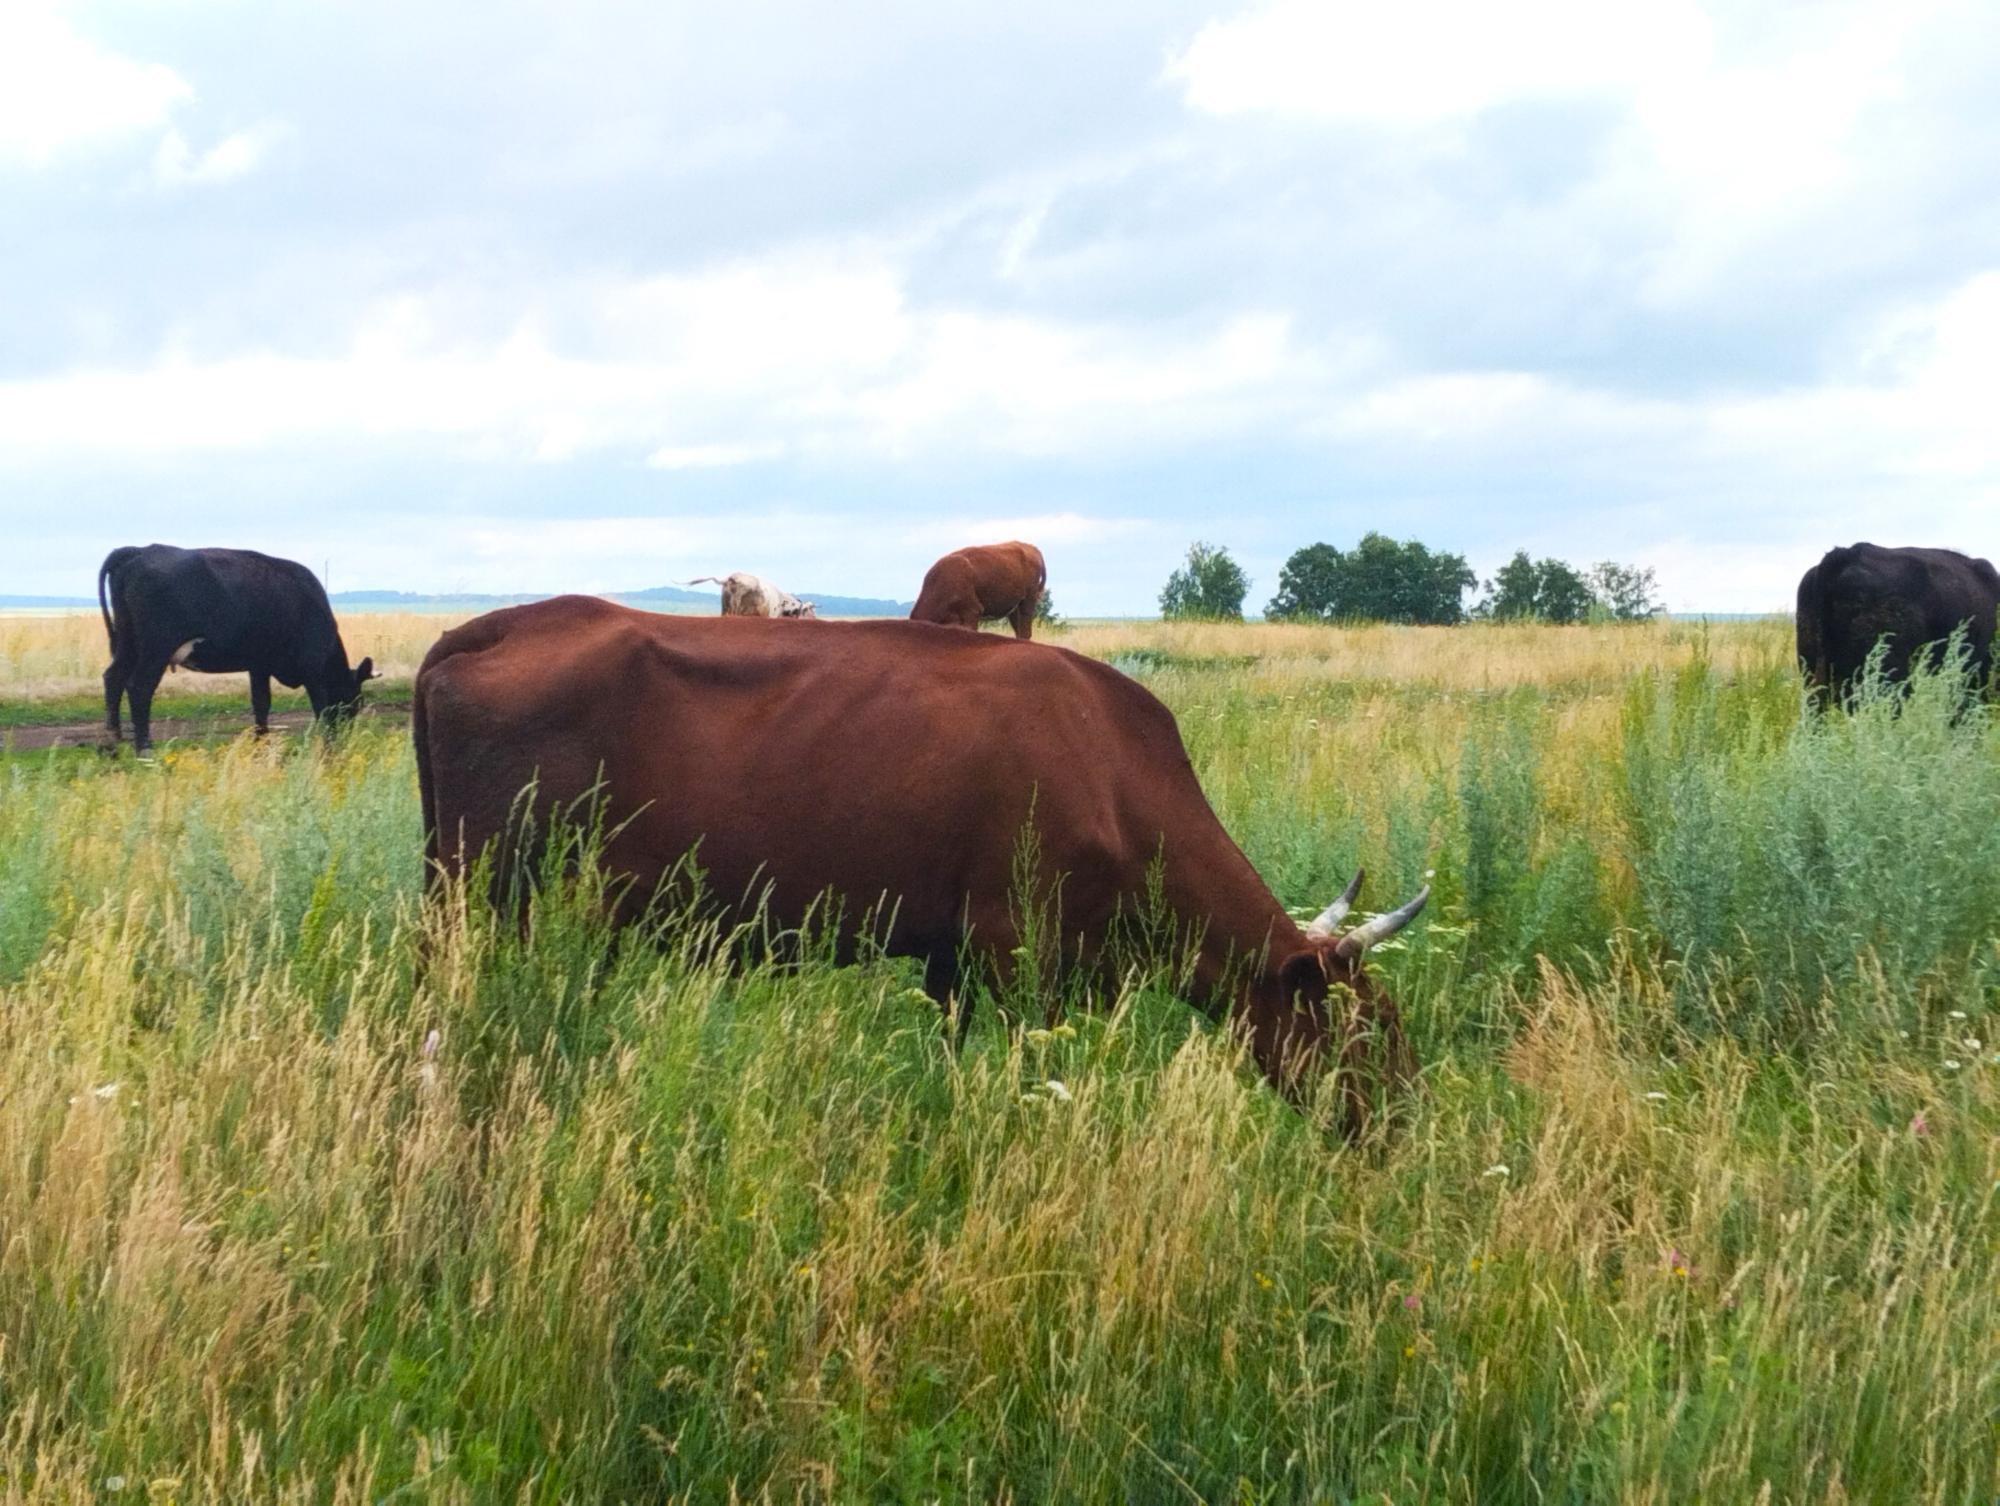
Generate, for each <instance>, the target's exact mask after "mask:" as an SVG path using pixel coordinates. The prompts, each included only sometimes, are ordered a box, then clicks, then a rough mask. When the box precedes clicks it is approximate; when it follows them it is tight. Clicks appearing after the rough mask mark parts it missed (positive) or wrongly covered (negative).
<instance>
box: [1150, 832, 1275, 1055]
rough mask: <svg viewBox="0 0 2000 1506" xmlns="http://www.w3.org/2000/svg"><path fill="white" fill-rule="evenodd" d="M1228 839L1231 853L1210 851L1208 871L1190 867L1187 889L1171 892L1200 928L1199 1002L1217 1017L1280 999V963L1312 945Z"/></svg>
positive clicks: (1197, 962) (1185, 915)
mask: <svg viewBox="0 0 2000 1506" xmlns="http://www.w3.org/2000/svg"><path fill="white" fill-rule="evenodd" d="M1223 841H1224V842H1225V843H1226V845H1227V849H1228V850H1227V852H1226V853H1224V852H1215V853H1213V854H1211V855H1210V856H1211V860H1212V861H1211V863H1210V865H1209V866H1207V867H1206V868H1205V869H1204V870H1202V871H1201V872H1199V873H1196V872H1193V871H1192V870H1190V871H1189V875H1188V877H1189V880H1190V882H1189V883H1188V885H1187V890H1186V892H1183V893H1170V895H1169V898H1170V899H1171V900H1172V901H1173V904H1174V909H1175V911H1176V913H1178V914H1179V915H1180V916H1181V917H1182V919H1183V920H1184V921H1185V922H1186V923H1188V924H1190V925H1194V926H1199V927H1201V950H1200V953H1199V955H1198V956H1197V958H1196V960H1195V969H1194V983H1195V987H1194V1003H1195V1004H1196V1005H1197V1006H1199V1007H1200V1008H1201V1009H1202V1010H1203V1011H1204V1012H1205V1013H1207V1014H1209V1015H1210V1016H1215V1017H1219V1016H1221V1015H1223V1014H1226V1013H1229V1012H1231V1011H1232V1010H1234V1009H1237V1008H1241V1007H1244V1006H1245V1005H1249V1004H1253V1003H1256V1002H1258V1001H1260V1000H1264V999H1266V998H1267V997H1268V998H1276V997H1277V994H1278V992H1279V984H1278V977H1277V974H1278V969H1279V967H1281V966H1282V965H1283V964H1284V962H1285V960H1286V959H1287V958H1289V957H1292V956H1295V955H1297V954H1298V953H1299V952H1300V951H1302V950H1304V949H1305V947H1306V946H1307V944H1308V943H1307V941H1306V938H1305V933H1304V932H1302V931H1301V930H1300V929H1299V926H1298V922H1296V921H1294V920H1293V919H1292V918H1291V916H1289V915H1287V914H1286V913H1285V907H1284V906H1283V905H1281V904H1279V903H1278V900H1277V896H1276V895H1274V894H1272V893H1271V891H1270V889H1269V888H1268V887H1267V886H1266V885H1265V883H1264V880H1263V879H1262V878H1261V877H1260V876H1259V875H1258V873H1257V870H1256V869H1255V868H1253V867H1251V866H1250V860H1249V859H1248V858H1246V857H1244V856H1243V854H1242V852H1241V851H1240V850H1239V849H1238V848H1237V846H1236V844H1235V843H1234V842H1230V841H1229V840H1228V838H1227V837H1226V836H1224V838H1223ZM1173 887H1178V886H1173Z"/></svg>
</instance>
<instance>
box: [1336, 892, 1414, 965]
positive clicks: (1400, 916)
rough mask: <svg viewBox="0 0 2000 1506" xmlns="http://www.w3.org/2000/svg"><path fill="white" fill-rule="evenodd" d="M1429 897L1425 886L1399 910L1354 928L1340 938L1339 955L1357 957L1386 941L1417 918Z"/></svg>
mask: <svg viewBox="0 0 2000 1506" xmlns="http://www.w3.org/2000/svg"><path fill="white" fill-rule="evenodd" d="M1430 897H1431V886H1430V885H1429V884H1426V885H1424V887H1423V888H1421V889H1419V890H1418V891H1417V896H1416V898H1415V899H1413V900H1411V901H1410V902H1409V903H1408V904H1407V905H1404V906H1403V907H1402V908H1401V909H1400V910H1391V911H1390V912H1389V913H1388V914H1387V915H1378V916H1376V917H1375V918H1374V919H1373V920H1371V921H1368V922H1366V923H1364V924H1362V925H1358V926H1356V927H1355V928H1354V929H1353V930H1351V931H1349V932H1348V933H1347V934H1346V935H1345V936H1343V937H1341V938H1340V946H1339V948H1338V950H1339V952H1340V955H1341V956H1343V957H1359V956H1360V955H1361V954H1362V953H1363V952H1365V951H1367V950H1368V948H1370V947H1371V946H1374V945H1375V944H1376V943H1377V942H1380V941H1387V940H1388V939H1389V938H1390V937H1391V936H1394V935H1395V934H1396V933H1397V932H1398V931H1400V930H1402V929H1403V927H1404V926H1406V925H1408V924H1409V923H1410V922H1411V921H1413V920H1415V919H1416V918H1417V912H1418V911H1420V910H1422V909H1423V907H1424V905H1425V904H1426V903H1427V902H1428V901H1429V899H1430Z"/></svg>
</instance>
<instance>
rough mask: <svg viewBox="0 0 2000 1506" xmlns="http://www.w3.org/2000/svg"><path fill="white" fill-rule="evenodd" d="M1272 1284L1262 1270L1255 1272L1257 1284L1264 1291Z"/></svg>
mask: <svg viewBox="0 0 2000 1506" xmlns="http://www.w3.org/2000/svg"><path fill="white" fill-rule="evenodd" d="M1273 1284H1274V1283H1273V1282H1272V1280H1271V1278H1270V1277H1269V1276H1266V1275H1265V1274H1264V1273H1263V1272H1262V1271H1259V1272H1258V1273H1257V1285H1258V1286H1259V1287H1260V1288H1262V1289H1263V1290H1264V1291H1267V1292H1268V1291H1269V1290H1270V1289H1271V1287H1272V1285H1273Z"/></svg>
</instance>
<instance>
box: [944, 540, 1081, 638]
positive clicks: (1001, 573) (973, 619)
mask: <svg viewBox="0 0 2000 1506" xmlns="http://www.w3.org/2000/svg"><path fill="white" fill-rule="evenodd" d="M1047 584H1048V570H1047V567H1046V566H1044V565H1043V563H1042V551H1041V550H1039V549H1037V548H1036V547H1035V546H1034V545H1033V544H1023V543H1021V542H1020V541H1019V540H1018V539H1017V540H1015V541H1014V542H1012V543H1008V544H980V545H976V546H974V547H973V548H970V549H957V550H954V551H952V552H951V553H950V554H947V555H946V556H945V557H944V558H943V559H941V560H939V561H938V562H937V563H936V564H935V565H932V566H931V567H930V569H929V570H927V571H925V572H924V587H923V589H922V590H921V591H919V592H918V593H917V604H916V606H914V607H912V608H911V609H910V620H911V621H913V622H938V623H943V624H944V625H945V626H946V627H967V628H976V627H978V626H979V624H980V623H981V622H984V621H989V620H991V619H993V618H996V617H1005V618H1007V619H1008V620H1009V621H1010V622H1012V623H1013V625H1014V636H1015V637H1016V638H1030V637H1033V636H1034V632H1033V629H1034V623H1035V608H1036V606H1037V605H1039V604H1040V602H1041V599H1042V589H1043V587H1045V586H1046V585H1047Z"/></svg>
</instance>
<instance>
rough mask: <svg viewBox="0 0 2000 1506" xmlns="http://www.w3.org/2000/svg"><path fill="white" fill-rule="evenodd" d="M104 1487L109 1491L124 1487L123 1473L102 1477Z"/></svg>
mask: <svg viewBox="0 0 2000 1506" xmlns="http://www.w3.org/2000/svg"><path fill="white" fill-rule="evenodd" d="M104 1488H105V1489H106V1490H111V1491H118V1490H123V1489H124V1488H125V1477H124V1476H123V1475H106V1476H105V1477H104Z"/></svg>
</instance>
